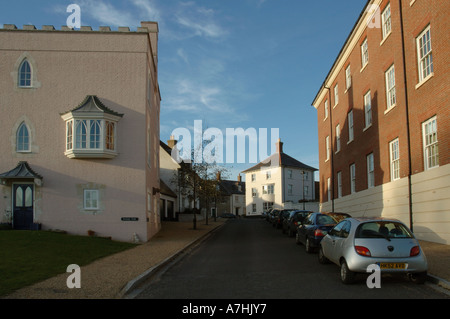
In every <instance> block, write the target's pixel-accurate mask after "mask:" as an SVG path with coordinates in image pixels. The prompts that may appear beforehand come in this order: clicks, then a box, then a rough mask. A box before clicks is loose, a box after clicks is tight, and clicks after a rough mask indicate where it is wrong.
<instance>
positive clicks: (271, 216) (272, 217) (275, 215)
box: [268, 209, 280, 224]
mask: <svg viewBox="0 0 450 319" xmlns="http://www.w3.org/2000/svg"><path fill="white" fill-rule="evenodd" d="M279 212H280V210H279V209H272V210H271V211H270V213H269V218H268V221H269V223H271V224H273V223H274V221H275V219H276V218H278V213H279Z"/></svg>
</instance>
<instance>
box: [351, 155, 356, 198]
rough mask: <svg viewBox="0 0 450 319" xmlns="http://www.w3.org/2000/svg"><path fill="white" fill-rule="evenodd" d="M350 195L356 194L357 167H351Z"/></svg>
mask: <svg viewBox="0 0 450 319" xmlns="http://www.w3.org/2000/svg"><path fill="white" fill-rule="evenodd" d="M350 193H352V194H353V193H356V165H355V163H353V164H352V165H350Z"/></svg>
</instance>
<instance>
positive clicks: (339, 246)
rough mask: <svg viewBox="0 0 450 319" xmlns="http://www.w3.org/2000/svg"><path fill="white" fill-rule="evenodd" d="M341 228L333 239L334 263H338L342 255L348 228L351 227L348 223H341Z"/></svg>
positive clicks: (348, 231)
mask: <svg viewBox="0 0 450 319" xmlns="http://www.w3.org/2000/svg"><path fill="white" fill-rule="evenodd" d="M341 224H342V227H341V229H340V231H339V233H338V234H337V236H336V238H335V242H334V251H333V254H334V257H333V258H334V259H335V260H336V261H338V260H339V259H340V258H341V257H342V256H343V253H344V248H345V245H346V242H347V238H348V235H349V233H350V227H351V223H350V222H349V221H345V220H344V221H342V222H341Z"/></svg>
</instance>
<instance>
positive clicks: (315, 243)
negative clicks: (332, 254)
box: [295, 213, 337, 253]
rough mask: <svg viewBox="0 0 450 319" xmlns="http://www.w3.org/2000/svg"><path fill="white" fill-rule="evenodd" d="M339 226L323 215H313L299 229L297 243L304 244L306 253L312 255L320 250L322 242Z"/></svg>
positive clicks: (333, 220) (331, 218) (332, 219)
mask: <svg viewBox="0 0 450 319" xmlns="http://www.w3.org/2000/svg"><path fill="white" fill-rule="evenodd" d="M336 224H337V222H336V220H335V219H334V218H333V217H331V216H329V215H327V214H322V213H312V214H310V215H309V216H308V217H306V218H305V219H304V220H303V222H302V224H301V225H300V226H299V227H298V228H297V234H296V236H295V241H296V243H297V244H304V245H305V248H306V251H307V252H308V253H312V252H314V251H316V250H317V249H318V248H319V244H320V241H321V240H322V238H323V237H324V236H325V235H326V234H328V232H329V231H330V230H331V229H332V228H333V227H334V226H335V225H336Z"/></svg>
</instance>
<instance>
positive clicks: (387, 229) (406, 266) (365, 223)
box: [319, 218, 428, 284]
mask: <svg viewBox="0 0 450 319" xmlns="http://www.w3.org/2000/svg"><path fill="white" fill-rule="evenodd" d="M329 261H331V262H333V263H335V264H337V265H338V266H340V267H341V280H342V281H343V282H344V283H345V284H348V283H352V282H353V281H354V279H355V275H356V274H357V273H366V272H367V267H368V266H369V265H371V264H377V265H379V266H380V270H381V273H405V274H408V275H409V277H410V279H411V280H412V281H413V282H416V283H423V282H425V279H426V276H427V271H428V263H427V259H426V257H425V254H424V253H423V251H422V249H421V248H420V245H419V242H418V240H417V239H416V238H415V237H414V235H413V233H412V232H411V230H410V229H409V228H408V227H407V226H405V224H403V223H402V222H400V221H399V220H397V219H386V218H347V219H345V220H343V221H342V222H340V223H339V224H337V225H336V226H335V227H334V228H333V229H332V230H331V231H330V232H329V233H328V234H327V235H326V236H325V237H324V238H323V239H322V241H321V242H320V248H319V262H320V263H327V262H329Z"/></svg>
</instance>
